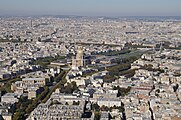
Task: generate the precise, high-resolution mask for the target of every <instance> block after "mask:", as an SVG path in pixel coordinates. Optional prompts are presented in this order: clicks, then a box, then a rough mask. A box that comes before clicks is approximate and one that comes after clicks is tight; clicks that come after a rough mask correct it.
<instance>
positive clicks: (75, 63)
mask: <svg viewBox="0 0 181 120" xmlns="http://www.w3.org/2000/svg"><path fill="white" fill-rule="evenodd" d="M83 57H84V52H83V48H82V47H81V46H79V47H78V48H77V54H76V56H75V57H72V69H78V68H79V67H82V66H84V58H83Z"/></svg>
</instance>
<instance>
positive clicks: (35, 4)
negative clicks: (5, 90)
mask: <svg viewBox="0 0 181 120" xmlns="http://www.w3.org/2000/svg"><path fill="white" fill-rule="evenodd" d="M180 5H181V1H180V0H0V15H83V16H181V7H180Z"/></svg>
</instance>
